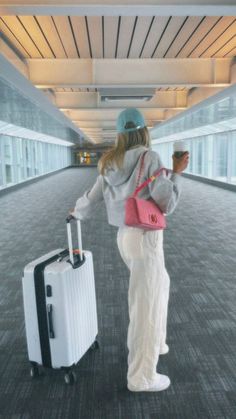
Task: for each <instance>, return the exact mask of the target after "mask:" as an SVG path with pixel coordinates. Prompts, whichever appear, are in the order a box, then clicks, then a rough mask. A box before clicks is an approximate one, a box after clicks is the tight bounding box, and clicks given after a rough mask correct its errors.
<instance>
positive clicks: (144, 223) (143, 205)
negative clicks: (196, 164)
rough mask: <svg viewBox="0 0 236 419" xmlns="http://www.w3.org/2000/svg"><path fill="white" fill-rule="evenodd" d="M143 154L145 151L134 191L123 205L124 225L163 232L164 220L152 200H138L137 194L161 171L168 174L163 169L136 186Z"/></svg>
mask: <svg viewBox="0 0 236 419" xmlns="http://www.w3.org/2000/svg"><path fill="white" fill-rule="evenodd" d="M145 154H146V151H145V153H143V155H142V158H141V166H140V170H139V176H138V180H137V186H136V189H135V191H134V193H133V194H132V195H131V196H130V197H129V198H127V200H126V203H125V224H126V225H128V226H131V227H138V228H142V229H144V230H164V229H165V228H166V219H165V216H164V214H163V212H162V211H161V210H160V208H159V207H158V205H157V204H156V203H155V201H154V200H153V199H151V198H150V199H147V200H146V199H140V198H138V193H139V192H140V191H141V190H142V189H143V188H145V187H146V186H147V185H148V184H149V183H150V182H153V181H154V180H155V179H156V178H157V177H158V176H159V174H160V173H161V172H162V171H166V173H168V171H167V169H165V168H164V167H163V168H161V169H160V170H158V171H157V172H155V173H154V174H153V175H152V176H150V177H149V178H148V179H147V180H146V181H145V182H143V183H142V184H141V185H140V186H138V184H139V180H140V176H141V171H142V169H143V164H144V157H145Z"/></svg>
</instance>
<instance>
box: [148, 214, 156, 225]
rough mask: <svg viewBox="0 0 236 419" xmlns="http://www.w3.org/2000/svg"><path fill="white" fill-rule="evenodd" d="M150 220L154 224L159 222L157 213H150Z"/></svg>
mask: <svg viewBox="0 0 236 419" xmlns="http://www.w3.org/2000/svg"><path fill="white" fill-rule="evenodd" d="M149 221H150V222H151V223H153V224H156V223H157V216H156V214H149Z"/></svg>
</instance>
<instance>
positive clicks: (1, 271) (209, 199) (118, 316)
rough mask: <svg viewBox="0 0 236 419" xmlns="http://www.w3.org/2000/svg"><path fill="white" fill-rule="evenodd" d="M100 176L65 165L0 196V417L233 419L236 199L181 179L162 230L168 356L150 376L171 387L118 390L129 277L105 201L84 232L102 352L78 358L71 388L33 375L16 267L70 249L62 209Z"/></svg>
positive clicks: (49, 376) (58, 374)
mask: <svg viewBox="0 0 236 419" xmlns="http://www.w3.org/2000/svg"><path fill="white" fill-rule="evenodd" d="M96 175H97V172H96V169H92V168H86V169H85V168H83V169H78V168H71V169H67V170H65V171H62V172H59V173H57V174H54V175H52V176H50V177H48V178H46V179H42V180H40V181H38V182H37V183H33V184H31V185H28V186H24V187H23V188H22V189H19V190H17V191H13V192H10V193H9V194H7V195H4V196H0V211H1V224H0V246H1V261H0V275H1V277H0V419H207V418H214V419H223V418H227V419H233V418H234V419H235V418H236V355H235V348H236V326H235V325H236V304H235V301H236V281H235V276H236V259H235V247H236V246H235V244H236V218H235V208H236V194H235V193H234V192H230V191H226V190H222V189H218V188H216V187H213V186H209V185H206V184H202V183H198V182H195V181H192V180H189V179H183V193H182V197H181V202H180V204H179V207H178V208H177V210H176V212H175V213H174V214H173V215H171V216H169V217H168V229H167V230H166V232H165V255H166V265H167V269H168V271H169V274H170V277H171V296H170V305H169V320H168V344H169V346H170V352H169V354H168V355H165V356H162V357H161V359H160V362H159V365H158V371H159V372H162V373H166V374H168V375H169V376H170V378H171V381H172V385H171V386H170V387H169V389H168V390H167V391H164V392H161V393H149V394H147V393H137V394H135V393H130V392H129V391H128V390H127V389H126V370H127V348H126V334H127V325H128V307H127V290H128V270H127V268H126V267H125V266H124V264H123V262H122V260H121V258H120V255H119V252H118V249H117V247H116V228H115V227H112V226H109V225H108V224H107V223H106V212H105V207H104V205H103V204H102V205H101V206H100V207H98V208H97V209H96V210H95V211H94V217H93V218H91V220H90V221H89V222H83V224H82V230H83V242H84V248H87V249H90V250H91V251H92V252H93V255H94V265H95V276H96V292H97V303H98V322H99V337H100V344H101V347H100V349H99V350H96V351H89V352H88V353H87V354H86V355H85V356H84V357H83V359H82V360H81V361H80V363H79V365H78V366H77V368H76V370H77V375H78V382H77V383H76V385H74V386H67V385H66V384H64V381H63V373H62V371H60V370H57V371H52V370H45V372H44V374H43V375H42V376H40V377H39V378H38V379H32V378H31V377H30V375H29V363H28V359H27V350H26V339H25V330H24V313H23V303H22V285H21V277H22V272H23V268H24V266H25V265H26V264H27V263H28V262H30V261H31V260H33V259H35V258H37V257H39V256H41V255H43V254H45V253H47V252H49V251H51V250H53V249H55V248H58V247H62V248H63V247H67V242H66V226H65V216H66V215H67V211H68V209H69V208H73V206H74V203H75V201H76V199H77V197H78V196H80V195H81V194H82V193H83V191H84V190H86V189H87V188H89V187H90V186H91V185H92V184H93V182H94V180H95V178H96Z"/></svg>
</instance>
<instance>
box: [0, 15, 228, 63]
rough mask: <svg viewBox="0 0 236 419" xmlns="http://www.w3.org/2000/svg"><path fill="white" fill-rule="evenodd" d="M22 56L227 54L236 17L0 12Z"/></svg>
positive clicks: (1, 25) (1, 24) (3, 28)
mask: <svg viewBox="0 0 236 419" xmlns="http://www.w3.org/2000/svg"><path fill="white" fill-rule="evenodd" d="M0 30H1V31H2V32H3V33H4V34H5V36H6V37H7V38H8V39H9V41H10V42H11V43H12V44H13V45H14V46H15V48H17V49H18V51H19V52H20V53H21V54H22V56H23V57H25V58H115V57H116V58H151V57H154V58H165V57H166V58H174V57H176V58H177V57H178V58H187V57H191V58H197V57H206V58H210V57H232V56H234V54H235V48H236V37H235V34H236V19H235V17H230V16H225V17H204V16H203V17H199V16H190V17H188V16H176V17H165V16H162V17H157V16H155V17H151V16H150V17H147V16H140V17H135V16H131V17H130V16H124V17H107V16H105V17H101V16H96V17H84V16H72V17H68V16H2V17H1V18H0Z"/></svg>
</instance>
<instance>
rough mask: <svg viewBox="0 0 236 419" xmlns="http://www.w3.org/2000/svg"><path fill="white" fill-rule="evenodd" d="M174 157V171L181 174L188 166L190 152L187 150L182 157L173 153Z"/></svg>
mask: <svg viewBox="0 0 236 419" xmlns="http://www.w3.org/2000/svg"><path fill="white" fill-rule="evenodd" d="M172 159H173V172H174V173H178V174H181V173H182V172H183V171H184V170H185V169H186V167H187V166H188V163H189V152H188V151H186V152H185V153H184V154H183V156H182V157H175V155H174V154H173V156H172Z"/></svg>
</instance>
